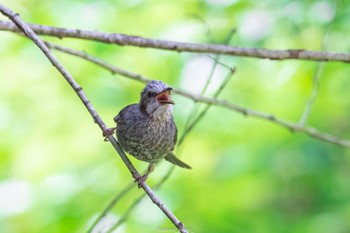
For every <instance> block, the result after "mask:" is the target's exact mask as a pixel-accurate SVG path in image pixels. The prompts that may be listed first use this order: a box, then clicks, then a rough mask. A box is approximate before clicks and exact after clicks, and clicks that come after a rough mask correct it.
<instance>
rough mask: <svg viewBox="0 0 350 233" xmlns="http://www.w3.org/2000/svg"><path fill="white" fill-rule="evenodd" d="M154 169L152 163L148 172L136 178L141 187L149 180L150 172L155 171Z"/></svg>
mask: <svg viewBox="0 0 350 233" xmlns="http://www.w3.org/2000/svg"><path fill="white" fill-rule="evenodd" d="M153 170H154V163H150V164H149V165H148V168H147V171H146V173H145V174H143V175H142V176H140V177H139V178H137V179H135V182H137V186H138V187H139V188H141V185H142V184H143V183H144V182H145V181H146V180H147V177H148V174H150V173H151V172H153Z"/></svg>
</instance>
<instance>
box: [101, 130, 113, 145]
mask: <svg viewBox="0 0 350 233" xmlns="http://www.w3.org/2000/svg"><path fill="white" fill-rule="evenodd" d="M115 129H116V128H115V127H114V128H108V129H105V130H104V131H103V133H102V136H103V137H104V141H106V142H107V141H109V140H108V137H109V136H112V135H113V134H114V131H115Z"/></svg>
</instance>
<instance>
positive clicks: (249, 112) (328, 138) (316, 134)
mask: <svg viewBox="0 0 350 233" xmlns="http://www.w3.org/2000/svg"><path fill="white" fill-rule="evenodd" d="M50 46H51V47H52V48H54V49H58V50H60V51H62V52H68V51H69V54H71V55H74V56H78V57H81V58H83V59H86V60H88V61H90V62H92V63H95V64H97V65H99V66H101V67H103V68H105V69H107V70H109V71H111V72H112V73H113V74H119V75H122V76H125V77H128V78H130V79H133V80H137V81H140V82H143V83H146V82H148V81H149V80H150V79H148V78H146V77H144V76H142V75H140V74H136V73H133V72H130V71H126V70H123V69H120V68H118V67H115V66H113V65H111V64H109V63H107V62H105V61H103V60H101V59H98V58H95V57H93V56H91V55H87V54H86V53H84V52H78V51H75V50H72V49H63V47H62V46H57V45H53V44H52V43H50ZM174 92H175V93H177V94H179V95H182V96H184V97H186V98H189V99H191V100H194V101H197V102H200V103H205V104H211V105H214V106H219V107H223V108H226V109H229V110H233V111H236V112H239V113H241V114H243V115H244V116H251V117H255V118H259V119H263V120H267V121H270V122H272V123H275V124H277V125H280V126H282V127H284V128H287V129H289V130H290V131H291V132H300V133H305V134H307V135H309V136H311V137H313V138H316V139H320V140H322V141H325V142H330V143H333V144H336V145H340V146H345V147H350V141H349V140H346V139H342V138H339V137H337V136H334V135H331V134H329V133H325V132H321V131H319V130H317V129H315V128H312V127H306V126H302V125H300V124H299V123H293V122H290V121H286V120H283V119H280V118H277V117H275V116H274V115H272V114H268V113H264V112H258V111H255V110H253V109H249V108H245V107H241V106H238V105H236V104H233V103H230V102H229V101H227V100H220V99H213V98H209V97H205V96H201V95H196V94H192V93H190V92H187V91H185V90H181V89H177V88H174Z"/></svg>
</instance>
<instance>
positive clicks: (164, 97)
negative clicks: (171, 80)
mask: <svg viewBox="0 0 350 233" xmlns="http://www.w3.org/2000/svg"><path fill="white" fill-rule="evenodd" d="M171 90H173V89H172V88H171V87H168V88H167V89H165V90H164V91H162V92H161V93H159V94H158V95H157V96H156V99H157V100H158V101H159V102H160V103H161V104H175V103H174V102H173V101H172V100H171V98H170V91H171Z"/></svg>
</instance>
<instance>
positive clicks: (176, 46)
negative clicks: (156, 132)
mask: <svg viewBox="0 0 350 233" xmlns="http://www.w3.org/2000/svg"><path fill="white" fill-rule="evenodd" d="M28 25H29V27H30V28H31V29H32V30H33V31H34V32H36V33H37V34H40V35H47V36H54V37H58V38H63V37H70V38H79V39H86V40H93V41H99V42H103V43H109V44H117V45H124V46H136V47H142V48H155V49H163V50H171V51H177V52H191V53H213V54H225V55H231V56H242V57H254V58H265V59H271V60H286V59H297V60H310V61H337V62H350V54H349V53H337V52H319V51H311V50H304V49H287V50H273V49H263V48H242V47H233V46H227V45H219V44H196V43H184V42H176V41H170V40H158V39H150V38H144V37H139V36H130V35H124V34H117V33H106V32H98V31H88V30H80V29H66V28H58V27H50V26H44V25H38V24H28ZM0 30H3V31H12V32H20V30H18V28H17V27H16V25H14V24H13V23H11V22H6V21H1V20H0Z"/></svg>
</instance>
